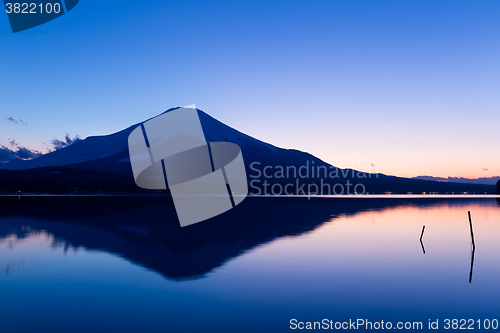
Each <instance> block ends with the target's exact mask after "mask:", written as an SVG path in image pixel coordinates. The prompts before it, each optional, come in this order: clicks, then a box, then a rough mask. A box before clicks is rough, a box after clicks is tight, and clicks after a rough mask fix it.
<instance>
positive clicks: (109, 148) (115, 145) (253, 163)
mask: <svg viewBox="0 0 500 333" xmlns="http://www.w3.org/2000/svg"><path fill="white" fill-rule="evenodd" d="M175 109H177V108H172V109H169V110H167V111H165V112H169V111H171V110H175ZM198 115H199V117H200V121H201V124H202V127H203V130H204V133H205V137H206V139H207V142H233V143H236V144H237V145H239V146H240V148H241V150H242V153H243V159H244V161H245V166H246V170H247V177H248V181H249V183H250V185H252V184H253V185H255V186H251V189H250V192H251V193H253V194H257V193H261V194H263V193H267V192H264V186H265V182H269V183H270V184H279V185H280V186H282V187H283V186H286V185H287V184H291V183H293V184H295V183H296V182H297V181H300V183H307V184H311V185H312V189H311V188H307V189H305V190H304V189H302V192H299V188H300V186H296V187H297V190H296V191H294V192H293V191H292V192H291V193H292V194H306V191H307V192H308V193H309V192H312V193H314V191H313V190H319V189H321V188H325V187H324V186H326V185H324V183H328V184H329V187H330V190H331V189H332V188H333V186H335V185H337V184H341V185H342V186H344V187H346V188H347V191H345V190H344V191H342V193H343V194H348V193H353V192H354V189H353V188H352V187H351V189H350V190H349V182H350V184H351V185H352V186H354V185H355V184H362V185H363V189H364V191H366V192H369V193H384V192H395V193H407V192H414V193H421V192H440V193H446V192H450V193H451V192H475V193H485V192H487V193H492V192H494V191H495V187H494V186H489V185H473V184H459V183H442V182H436V181H427V180H420V179H406V178H399V177H393V176H386V175H383V174H370V175H369V174H364V173H362V174H360V173H358V172H357V171H354V170H348V169H343V170H342V169H337V168H335V167H334V166H331V165H329V164H327V163H325V162H324V161H322V160H320V159H319V158H317V157H315V156H313V155H311V154H309V153H305V152H301V151H298V150H293V149H282V148H278V147H275V146H273V145H271V144H268V143H265V142H263V141H260V140H258V139H255V138H253V137H251V136H249V135H247V134H244V133H242V132H239V131H237V130H236V129H234V128H231V127H229V126H227V125H225V124H223V123H222V122H220V121H218V120H216V119H214V118H213V117H211V116H209V115H208V114H206V113H205V112H203V111H201V110H198ZM146 121H147V120H146ZM140 124H141V123H138V124H136V125H133V126H130V127H129V128H126V129H124V130H122V131H120V132H117V133H114V134H110V135H105V136H93V137H88V138H86V139H84V140H81V141H78V142H76V143H74V144H72V145H71V146H68V147H66V148H62V149H60V150H57V151H54V152H51V153H48V154H46V155H43V156H40V157H38V158H35V159H33V160H28V161H21V160H18V161H13V162H9V163H6V164H2V165H0V169H6V170H11V171H16V170H17V171H18V172H19V175H17V176H15V175H13V174H12V172H11V173H6V172H0V182H1V183H6V180H10V179H13V177H14V178H16V177H17V179H20V178H22V177H31V178H33V179H38V180H39V181H41V180H42V179H44V177H45V176H44V175H47V169H46V168H50V172H51V179H52V178H53V177H54V174H55V175H59V176H57V177H59V178H58V179H57V182H58V183H59V184H63V183H64V182H67V183H68V184H69V185H68V187H71V188H72V189H74V188H75V186H71V184H73V183H74V182H81V179H79V178H78V177H77V176H76V174H75V173H74V172H68V170H67V169H68V168H69V169H80V170H88V171H93V172H94V173H93V175H95V177H96V178H97V179H102V178H105V177H108V178H109V176H107V175H108V174H115V175H119V176H125V178H120V179H121V180H120V181H121V182H122V183H123V182H126V184H125V185H126V186H125V188H128V189H131V188H135V182H134V180H133V178H132V169H131V166H130V159H129V153H128V136H129V134H130V133H131V132H132V131H133V130H134V129H135V128H136V127H137V126H139V125H140ZM306 166H307V168H308V171H307V177H299V176H297V171H300V169H301V168H302V169H303V168H305V167H306ZM265 167H268V169H267V170H271V173H272V177H268V176H269V173H268V174H264V173H263V171H264V168H265ZM318 167H322V168H324V170H327V173H326V174H325V173H319V172H315V171H314V170H318ZM54 168H55V169H54ZM57 168H64V170H61V171H60V172H59V173H55V172H58V171H57ZM279 168H282V169H283V170H285V169H286V170H287V172H288V171H290V173H287V174H286V175H283V176H280V175H279V174H278V173H277V172H279ZM289 169H290V170H289ZM23 170H31V171H29V172H24V173H21V171H23ZM330 172H336V174H337V176H336V177H330V176H328V177H327V174H328V175H330ZM97 173H102V175H98V174H97ZM299 173H300V172H299ZM276 175H277V176H276ZM359 175H361V177H360V176H359ZM87 177H90V174H89V175H88V176H87ZM2 179H4V181H2ZM117 179H118V178H117ZM94 183H95V184H98V182H94ZM9 184H10V185H11V186H15V183H14V184H13V183H12V181H10V183H9ZM297 184H298V183H297ZM298 185H300V184H298ZM11 186H9V192H10V191H11ZM314 186H316V188H314ZM46 187H47V186H43V187H40V190H39V191H45V190H42V188H43V189H45V188H46ZM76 187H78V186H76ZM29 188H30V189H36V188H39V187H37V186H33V185H31V186H30V187H29ZM106 188H107V189H109V188H112V187H110V186H109V184H107V186H106ZM119 188H120V189H123V188H124V187H123V184H121V185H120V186H119ZM252 188H253V189H255V188H259V189H261V191H260V192H258V191H257V190H255V191H252ZM339 188H340V187H339ZM137 189H138V188H137ZM359 189H361V187H359V188H358V192H362V191H360V190H359ZM20 190H25V191H32V190H28V189H25V188H23V189H20ZM330 190H329V191H328V192H326V191H325V193H323V194H340V191H338V192H337V191H335V193H334V192H333V191H331V192H330ZM2 191H6V190H5V189H2V187H1V186H0V192H2ZM117 191H118V187H117ZM349 191H350V192H349ZM269 193H271V192H269ZM273 194H277V193H274V192H273Z"/></svg>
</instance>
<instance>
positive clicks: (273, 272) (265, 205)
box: [0, 196, 500, 333]
mask: <svg viewBox="0 0 500 333" xmlns="http://www.w3.org/2000/svg"><path fill="white" fill-rule="evenodd" d="M0 204H1V212H0V295H1V302H0V320H1V328H2V329H1V331H2V332H11V331H13V332H53V333H55V332H289V331H301V329H300V327H304V330H306V329H305V328H306V327H307V325H308V322H309V324H310V325H312V327H314V325H315V324H314V323H315V322H316V329H317V330H319V331H322V329H319V326H318V325H320V326H322V327H323V328H326V327H328V329H330V328H331V329H335V326H337V328H341V327H342V325H344V328H345V325H346V324H349V325H352V324H353V322H354V323H356V324H357V323H359V324H360V326H359V327H357V328H358V329H361V330H363V329H367V328H370V326H367V325H370V324H371V325H372V326H371V328H373V329H376V328H377V325H378V327H379V328H380V329H382V327H381V326H383V327H384V329H388V328H392V329H396V328H397V325H398V323H400V326H401V327H402V328H404V326H405V325H406V326H407V328H408V327H410V326H412V328H414V329H415V330H416V329H417V328H419V327H418V325H419V324H418V323H422V328H423V329H422V330H427V329H428V327H429V323H433V325H434V327H438V330H439V331H451V330H452V328H459V327H460V326H461V325H462V326H463V325H464V324H463V323H464V322H465V323H466V324H465V326H463V327H469V328H472V327H474V328H475V329H476V330H477V329H478V328H479V326H481V329H485V328H486V327H485V326H486V325H487V326H488V327H489V328H490V330H494V328H495V327H498V320H500V312H499V305H498V304H499V299H500V286H499V283H500V201H499V199H495V198H490V199H488V198H471V197H457V198H430V197H429V198H427V197H420V198H413V199H412V198H391V197H390V196H388V197H387V198H382V197H377V198H363V199H352V198H309V199H308V198H247V199H245V201H244V202H243V203H242V204H241V205H240V206H238V207H236V208H235V209H233V210H231V211H229V212H227V213H226V214H223V215H222V216H219V217H216V218H213V219H211V220H207V221H204V222H201V223H198V224H195V225H192V226H188V227H185V228H181V227H180V226H179V224H178V220H177V217H176V214H175V209H174V207H173V205H172V203H171V199H169V198H165V197H158V198H156V197H128V198H127V197H122V198H120V197H3V198H0ZM469 211H470V212H471V216H472V225H473V232H474V240H475V250H474V251H473V247H472V245H471V232H470V225H469V218H468V212H469ZM424 225H425V231H424V234H423V237H422V242H420V236H421V233H422V227H423V226H424ZM454 319H455V320H456V321H453V320H454ZM461 319H463V320H464V321H462V322H460V320H461ZM358 320H359V321H358ZM361 320H362V321H363V322H361ZM447 320H448V321H447ZM382 321H383V324H382ZM436 321H437V322H436ZM367 322H370V324H368V323H367ZM389 323H390V324H391V327H389V326H388V325H389ZM455 324H456V325H455ZM339 325H340V326H339ZM414 325H416V326H414ZM446 326H449V327H450V329H445V328H446ZM349 328H351V329H352V326H350V327H349ZM434 331H436V330H434Z"/></svg>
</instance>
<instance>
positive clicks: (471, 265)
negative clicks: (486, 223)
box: [469, 211, 476, 283]
mask: <svg viewBox="0 0 500 333" xmlns="http://www.w3.org/2000/svg"><path fill="white" fill-rule="evenodd" d="M469 226H470V237H471V239H472V254H471V258H470V274H469V283H471V282H472V270H473V269H474V253H475V252H476V243H474V231H473V230H472V218H471V216H470V211H469Z"/></svg>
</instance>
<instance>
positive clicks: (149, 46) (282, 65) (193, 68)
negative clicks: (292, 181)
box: [0, 0, 500, 178]
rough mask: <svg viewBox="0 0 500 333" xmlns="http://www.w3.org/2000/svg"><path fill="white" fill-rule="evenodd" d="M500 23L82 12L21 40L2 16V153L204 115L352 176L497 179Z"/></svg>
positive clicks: (311, 4)
mask: <svg viewBox="0 0 500 333" xmlns="http://www.w3.org/2000/svg"><path fill="white" fill-rule="evenodd" d="M499 17H500V1H480V2H478V1H458V0H449V1H347V0H345V1H336V0H328V1H290V0H287V1H189V0H188V1H186V0H183V1H164V0H161V1H160V0H149V1H124V0H121V1H113V0H108V1H97V0H81V1H80V3H79V5H78V6H77V7H75V9H74V10H72V11H71V12H69V13H68V14H66V15H64V16H62V17H61V18H59V19H56V20H54V21H52V22H49V23H47V24H45V25H42V26H40V27H37V28H34V29H31V30H28V31H26V32H21V33H17V34H12V32H11V30H10V26H9V23H8V18H7V14H0V63H1V64H2V69H1V72H0V88H1V89H0V100H1V104H0V116H1V120H0V144H1V145H4V146H8V147H10V145H9V140H8V139H11V140H12V139H15V140H16V141H17V142H18V143H19V144H20V145H22V146H26V147H29V148H32V149H37V150H40V151H46V149H47V146H45V145H44V144H43V143H45V144H48V143H49V142H50V140H51V139H54V138H59V139H61V138H63V136H64V135H65V133H69V134H70V136H74V135H76V134H79V135H80V136H81V137H87V136H90V135H102V134H109V133H112V132H115V131H118V130H121V129H123V128H125V127H128V126H130V125H132V124H135V123H137V122H139V121H142V120H145V119H146V118H149V117H151V116H154V115H156V114H158V113H160V112H162V111H164V110H166V109H168V108H170V107H173V106H180V105H188V104H192V103H196V105H197V106H198V108H200V109H203V110H204V111H206V112H207V113H209V114H211V115H212V116H214V117H215V118H217V119H219V120H221V121H223V122H225V123H226V124H228V125H230V126H232V127H235V128H237V129H239V130H241V131H243V132H245V133H247V134H250V135H252V136H254V137H256V138H259V139H261V140H264V141H267V142H270V143H273V144H275V145H277V146H281V147H284V148H296V149H300V150H304V151H308V152H310V153H312V154H314V155H316V156H318V157H320V158H322V159H323V160H325V161H327V162H329V163H332V164H334V165H336V166H339V167H353V168H358V169H359V168H363V167H364V166H366V167H367V166H369V165H371V164H375V165H376V167H377V168H378V171H379V172H383V173H387V174H394V175H399V176H417V175H433V176H441V177H447V176H456V177H459V176H462V177H473V178H475V177H491V176H497V175H500V154H499V153H498V151H499V148H500V139H499V123H500V112H499V111H500V62H499V59H500V19H499ZM5 117H13V118H15V119H22V120H23V121H25V122H27V123H28V126H23V125H21V124H14V123H12V122H9V121H5V120H4V118H5ZM483 169H487V171H484V170H483Z"/></svg>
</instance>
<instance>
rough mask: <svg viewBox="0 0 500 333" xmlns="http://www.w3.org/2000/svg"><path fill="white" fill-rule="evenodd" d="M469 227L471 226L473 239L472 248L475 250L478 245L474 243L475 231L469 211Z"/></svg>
mask: <svg viewBox="0 0 500 333" xmlns="http://www.w3.org/2000/svg"><path fill="white" fill-rule="evenodd" d="M469 226H470V237H471V239H472V247H473V248H474V249H475V248H476V244H475V243H474V231H473V230H472V218H471V216H470V211H469Z"/></svg>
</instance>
